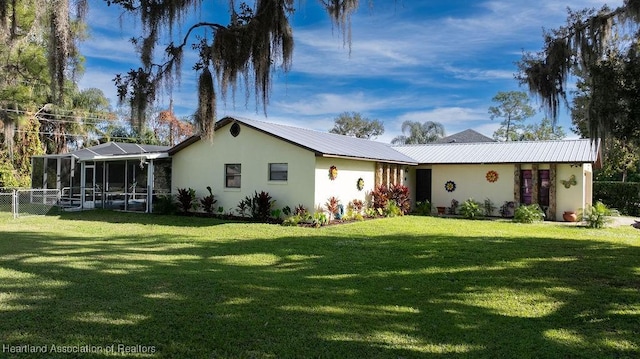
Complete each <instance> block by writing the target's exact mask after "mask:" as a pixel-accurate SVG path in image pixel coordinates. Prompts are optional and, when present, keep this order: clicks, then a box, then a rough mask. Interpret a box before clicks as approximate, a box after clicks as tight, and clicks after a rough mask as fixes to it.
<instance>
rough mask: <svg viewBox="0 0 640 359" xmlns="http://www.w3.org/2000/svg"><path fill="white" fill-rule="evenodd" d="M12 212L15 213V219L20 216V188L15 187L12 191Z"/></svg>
mask: <svg viewBox="0 0 640 359" xmlns="http://www.w3.org/2000/svg"><path fill="white" fill-rule="evenodd" d="M11 212H12V214H13V219H16V218H18V190H17V189H14V190H12V191H11Z"/></svg>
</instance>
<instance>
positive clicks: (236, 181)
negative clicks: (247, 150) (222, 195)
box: [224, 164, 242, 188]
mask: <svg viewBox="0 0 640 359" xmlns="http://www.w3.org/2000/svg"><path fill="white" fill-rule="evenodd" d="M224 172H225V183H224V185H225V187H227V188H240V177H241V174H242V166H241V165H240V164H228V165H224Z"/></svg>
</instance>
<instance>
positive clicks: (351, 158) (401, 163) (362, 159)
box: [316, 153, 418, 166]
mask: <svg viewBox="0 0 640 359" xmlns="http://www.w3.org/2000/svg"><path fill="white" fill-rule="evenodd" d="M316 157H326V158H342V159H347V160H358V161H370V162H384V163H391V164H396V165H403V166H405V165H406V166H417V165H418V162H404V161H391V160H382V159H377V158H364V157H351V156H342V155H332V154H327V153H324V154H316Z"/></svg>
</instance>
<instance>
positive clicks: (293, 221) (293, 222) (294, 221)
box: [282, 215, 302, 227]
mask: <svg viewBox="0 0 640 359" xmlns="http://www.w3.org/2000/svg"><path fill="white" fill-rule="evenodd" d="M300 221H302V217H300V216H299V215H293V216H291V217H288V218H286V219H285V220H284V221H282V225H283V226H285V227H293V226H297V225H298V223H300Z"/></svg>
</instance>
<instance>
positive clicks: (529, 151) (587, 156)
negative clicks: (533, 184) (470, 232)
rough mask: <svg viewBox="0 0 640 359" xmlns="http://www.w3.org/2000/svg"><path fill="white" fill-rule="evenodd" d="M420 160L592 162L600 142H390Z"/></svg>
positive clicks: (584, 140) (454, 161) (579, 140)
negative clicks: (408, 144) (403, 144)
mask: <svg viewBox="0 0 640 359" xmlns="http://www.w3.org/2000/svg"><path fill="white" fill-rule="evenodd" d="M394 149H396V150H397V151H399V152H402V153H404V154H405V155H407V156H409V157H411V158H413V159H414V160H415V161H416V162H418V163H422V164H465V163H466V164H470V163H543V162H544V163H561V162H564V163H588V162H589V163H595V162H597V161H598V159H599V155H600V153H599V149H600V142H599V141H592V140H590V139H578V140H557V141H510V142H482V143H443V144H425V145H410V146H394Z"/></svg>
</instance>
